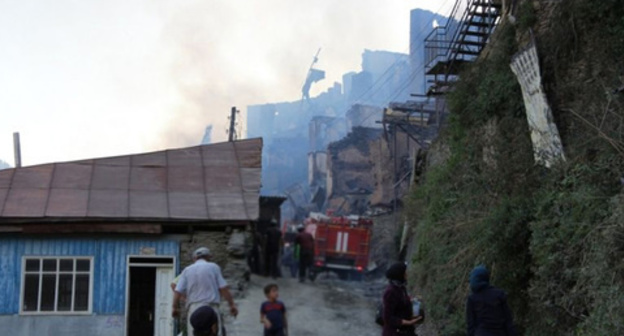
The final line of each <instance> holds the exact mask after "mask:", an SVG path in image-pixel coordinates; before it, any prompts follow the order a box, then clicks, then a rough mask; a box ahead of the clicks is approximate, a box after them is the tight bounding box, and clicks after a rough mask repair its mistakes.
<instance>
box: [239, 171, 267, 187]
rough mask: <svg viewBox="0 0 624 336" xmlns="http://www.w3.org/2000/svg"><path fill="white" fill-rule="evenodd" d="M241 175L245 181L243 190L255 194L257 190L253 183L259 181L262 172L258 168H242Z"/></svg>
mask: <svg viewBox="0 0 624 336" xmlns="http://www.w3.org/2000/svg"><path fill="white" fill-rule="evenodd" d="M240 175H241V177H242V180H243V182H244V183H243V185H242V189H243V191H245V192H253V191H254V190H255V189H256V184H255V183H253V182H252V181H255V180H259V179H260V178H261V175H262V172H261V171H260V169H256V168H241V169H240Z"/></svg>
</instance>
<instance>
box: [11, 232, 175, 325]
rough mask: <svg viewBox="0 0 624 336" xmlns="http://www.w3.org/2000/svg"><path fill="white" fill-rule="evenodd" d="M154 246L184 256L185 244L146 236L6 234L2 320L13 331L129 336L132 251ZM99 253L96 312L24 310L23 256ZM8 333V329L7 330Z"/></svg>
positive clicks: (95, 267) (138, 252)
mask: <svg viewBox="0 0 624 336" xmlns="http://www.w3.org/2000/svg"><path fill="white" fill-rule="evenodd" d="M145 248H149V249H151V250H153V251H155V254H156V255H161V256H164V255H166V256H173V257H175V260H176V263H177V262H178V260H179V244H178V242H177V241H175V240H168V239H140V238H133V237H128V238H86V237H85V238H61V237H59V238H55V237H51V238H39V237H33V238H24V237H2V238H0V274H1V276H0V297H2V300H0V325H2V328H3V331H5V332H6V334H7V335H14V336H21V335H24V336H26V335H65V336H71V335H124V332H125V328H126V323H125V307H126V273H127V256H128V255H141V251H142V250H144V249H145ZM24 256H90V257H93V296H92V314H91V315H82V316H81V315H60V316H58V315H57V316H52V315H20V314H19V311H20V307H19V304H20V294H21V283H22V257H24ZM3 334H4V332H3Z"/></svg>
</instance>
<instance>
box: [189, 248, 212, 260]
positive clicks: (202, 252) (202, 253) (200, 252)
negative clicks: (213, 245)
mask: <svg viewBox="0 0 624 336" xmlns="http://www.w3.org/2000/svg"><path fill="white" fill-rule="evenodd" d="M210 255H211V253H210V250H209V249H208V248H207V247H200V248H198V249H197V250H195V252H193V257H195V258H199V257H207V256H210Z"/></svg>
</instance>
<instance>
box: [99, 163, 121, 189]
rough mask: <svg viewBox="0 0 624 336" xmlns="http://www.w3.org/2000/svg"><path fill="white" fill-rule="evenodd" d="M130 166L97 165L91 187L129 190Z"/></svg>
mask: <svg viewBox="0 0 624 336" xmlns="http://www.w3.org/2000/svg"><path fill="white" fill-rule="evenodd" d="M129 183H130V166H109V165H95V167H94V171H93V180H92V181H91V187H92V188H93V189H119V190H128V187H129Z"/></svg>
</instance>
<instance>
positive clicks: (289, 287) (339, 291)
mask: <svg viewBox="0 0 624 336" xmlns="http://www.w3.org/2000/svg"><path fill="white" fill-rule="evenodd" d="M269 283H277V285H278V286H279V292H280V298H279V299H280V300H281V301H282V302H284V304H285V305H286V310H287V312H288V323H289V336H313V335H314V336H315V335H323V336H344V335H359V336H379V335H381V327H379V326H378V325H377V324H375V321H374V307H373V306H374V304H373V303H371V301H370V300H368V299H366V298H365V297H363V296H361V295H358V294H356V293H355V292H354V291H352V290H350V288H349V287H350V286H351V285H352V286H354V287H358V286H360V285H359V284H358V283H348V282H341V283H339V284H336V282H334V281H324V280H323V279H322V278H320V279H317V281H316V282H314V283H311V282H306V283H303V284H300V283H299V282H297V280H296V279H292V278H278V279H276V280H273V279H270V278H262V277H258V276H252V278H251V283H250V285H249V288H248V291H247V295H246V296H245V297H244V298H242V299H237V300H236V304H237V305H238V309H239V315H238V317H237V318H236V319H232V318H231V317H229V318H226V327H227V333H228V336H252V335H262V334H263V329H262V328H263V327H262V325H261V324H260V305H261V304H262V302H263V301H264V300H265V297H264V292H263V288H264V286H265V285H267V284H269ZM226 306H227V305H226Z"/></svg>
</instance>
